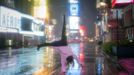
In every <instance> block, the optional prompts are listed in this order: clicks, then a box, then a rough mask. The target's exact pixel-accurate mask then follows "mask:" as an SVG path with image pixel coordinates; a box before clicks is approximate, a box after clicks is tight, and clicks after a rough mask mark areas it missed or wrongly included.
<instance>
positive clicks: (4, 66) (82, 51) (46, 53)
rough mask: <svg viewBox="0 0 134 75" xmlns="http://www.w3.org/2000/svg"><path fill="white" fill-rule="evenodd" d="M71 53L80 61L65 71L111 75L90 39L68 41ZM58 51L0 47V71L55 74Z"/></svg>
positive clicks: (3, 74) (6, 73) (23, 74)
mask: <svg viewBox="0 0 134 75" xmlns="http://www.w3.org/2000/svg"><path fill="white" fill-rule="evenodd" d="M69 45H70V46H71V47H72V49H73V52H74V54H76V55H77V56H78V57H79V58H80V61H81V62H83V66H84V67H83V69H81V68H79V67H78V64H77V62H75V63H76V64H75V66H74V67H73V68H70V69H69V70H68V71H67V73H66V75H115V74H114V73H113V72H112V71H111V68H110V67H109V66H108V64H107V61H106V60H105V57H104V56H103V54H102V51H101V50H100V49H99V48H98V47H97V46H96V45H95V44H94V43H70V44H69ZM60 66H61V64H60V55H59V54H58V53H57V52H56V51H55V50H54V49H53V48H52V47H43V48H41V49H40V51H37V50H36V47H35V48H20V49H11V48H9V49H7V50H4V51H0V75H59V73H60Z"/></svg>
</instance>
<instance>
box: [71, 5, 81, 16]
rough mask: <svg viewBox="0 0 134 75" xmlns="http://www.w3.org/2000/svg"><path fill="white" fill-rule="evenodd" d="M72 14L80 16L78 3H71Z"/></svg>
mask: <svg viewBox="0 0 134 75" xmlns="http://www.w3.org/2000/svg"><path fill="white" fill-rule="evenodd" d="M69 11H70V16H78V15H79V7H78V4H70V8H69Z"/></svg>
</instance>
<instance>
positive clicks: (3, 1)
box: [0, 0, 14, 8]
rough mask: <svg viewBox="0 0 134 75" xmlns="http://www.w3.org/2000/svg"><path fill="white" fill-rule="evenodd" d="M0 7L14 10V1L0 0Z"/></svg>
mask: <svg viewBox="0 0 134 75" xmlns="http://www.w3.org/2000/svg"><path fill="white" fill-rule="evenodd" d="M0 5H2V6H6V7H10V8H14V0H0Z"/></svg>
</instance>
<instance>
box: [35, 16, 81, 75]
mask: <svg viewBox="0 0 134 75" xmlns="http://www.w3.org/2000/svg"><path fill="white" fill-rule="evenodd" d="M65 25H66V24H65V16H64V21H63V29H62V36H61V40H59V41H54V42H51V43H43V44H40V45H38V46H37V50H39V49H40V47H43V46H52V47H53V48H55V50H56V51H57V52H58V53H59V54H60V56H61V75H65V73H66V70H67V69H68V68H69V67H70V65H71V64H72V65H73V66H74V59H76V61H77V62H78V64H79V66H82V64H81V63H80V61H79V59H78V57H77V56H76V55H75V54H74V53H73V52H72V49H71V47H70V46H68V43H67V37H66V26H65Z"/></svg>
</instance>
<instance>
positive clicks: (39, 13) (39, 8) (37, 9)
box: [34, 0, 48, 19]
mask: <svg viewBox="0 0 134 75" xmlns="http://www.w3.org/2000/svg"><path fill="white" fill-rule="evenodd" d="M46 8H47V5H46V0H39V5H36V6H34V17H36V18H41V19H45V18H46V16H47V14H48V13H47V9H46Z"/></svg>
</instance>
